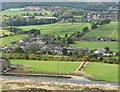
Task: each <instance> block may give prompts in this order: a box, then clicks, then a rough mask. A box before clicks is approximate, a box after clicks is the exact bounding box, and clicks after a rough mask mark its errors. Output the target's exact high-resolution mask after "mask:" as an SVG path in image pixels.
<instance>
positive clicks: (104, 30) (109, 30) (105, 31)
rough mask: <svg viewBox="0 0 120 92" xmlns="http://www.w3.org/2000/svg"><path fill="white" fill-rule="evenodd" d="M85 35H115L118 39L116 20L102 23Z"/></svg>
mask: <svg viewBox="0 0 120 92" xmlns="http://www.w3.org/2000/svg"><path fill="white" fill-rule="evenodd" d="M85 36H88V37H92V36H94V37H100V36H108V37H115V38H117V39H118V22H111V23H110V24H106V25H103V26H101V27H100V28H97V29H95V30H92V31H90V32H89V33H87V34H86V35H85Z"/></svg>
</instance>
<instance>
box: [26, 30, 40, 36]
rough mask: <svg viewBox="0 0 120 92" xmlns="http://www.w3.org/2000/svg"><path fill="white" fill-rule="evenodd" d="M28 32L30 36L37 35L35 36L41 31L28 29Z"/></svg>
mask: <svg viewBox="0 0 120 92" xmlns="http://www.w3.org/2000/svg"><path fill="white" fill-rule="evenodd" d="M28 32H29V33H30V34H37V35H40V34H41V31H40V30H39V29H30V30H29V31H28Z"/></svg>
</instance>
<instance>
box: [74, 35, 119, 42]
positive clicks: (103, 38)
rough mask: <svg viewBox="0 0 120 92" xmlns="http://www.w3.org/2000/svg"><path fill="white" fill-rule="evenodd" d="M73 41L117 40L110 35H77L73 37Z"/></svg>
mask: <svg viewBox="0 0 120 92" xmlns="http://www.w3.org/2000/svg"><path fill="white" fill-rule="evenodd" d="M73 40H74V41H89V42H116V41H118V40H117V39H116V38H111V37H107V36H101V37H86V36H83V37H79V38H76V37H74V38H73Z"/></svg>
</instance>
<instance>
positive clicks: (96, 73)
mask: <svg viewBox="0 0 120 92" xmlns="http://www.w3.org/2000/svg"><path fill="white" fill-rule="evenodd" d="M84 71H85V72H86V73H87V74H89V75H91V76H92V77H93V78H94V79H97V80H106V81H116V82H117V81H118V65H117V64H105V63H89V64H88V65H87V67H86V68H85V69H84Z"/></svg>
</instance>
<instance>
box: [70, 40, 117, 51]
mask: <svg viewBox="0 0 120 92" xmlns="http://www.w3.org/2000/svg"><path fill="white" fill-rule="evenodd" d="M70 46H73V47H79V48H82V47H86V48H89V49H96V48H104V47H109V48H110V50H111V51H118V42H76V44H71V45H70Z"/></svg>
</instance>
